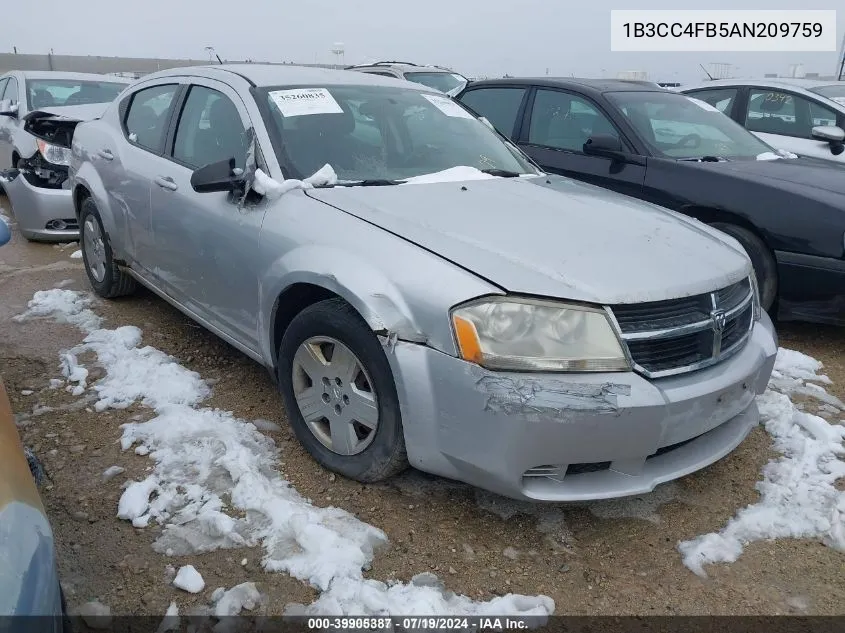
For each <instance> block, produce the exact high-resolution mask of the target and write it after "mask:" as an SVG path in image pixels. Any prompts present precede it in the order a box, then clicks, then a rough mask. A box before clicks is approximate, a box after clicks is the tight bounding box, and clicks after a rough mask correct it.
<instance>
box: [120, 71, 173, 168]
mask: <svg viewBox="0 0 845 633" xmlns="http://www.w3.org/2000/svg"><path fill="white" fill-rule="evenodd" d="M178 88H179V85H178V84H167V85H164V86H153V87H151V88H144V89H143V90H139V91H138V92H136V93H135V94H134V95H132V97H130V98H131V99H132V101H131V103H130V104H129V109H128V111H127V113H126V123H125V132H126V137H127V138H128V139H129V142H130V143H133V144H135V145H138V146H140V147H143V148H144V149H147V150H150V151H152V152H156V153H158V152H160V151H161V150H162V146H163V145H164V138H165V135H166V132H167V125H168V123H169V122H170V112H171V108H172V106H173V97H174V96H175V95H176V90H177V89H178Z"/></svg>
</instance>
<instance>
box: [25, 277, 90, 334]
mask: <svg viewBox="0 0 845 633" xmlns="http://www.w3.org/2000/svg"><path fill="white" fill-rule="evenodd" d="M93 303H94V302H93V299H92V298H91V297H90V295H87V294H84V293H81V292H75V291H73V290H63V289H60V288H54V289H52V290H39V291H38V292H36V293H35V294H34V295H33V296H32V299H31V300H30V301H29V303H27V310H26V312H24V313H23V314H19V315H17V316H14V317H12V321H16V322H18V323H20V322H23V321H26V320H28V319H33V318H43V317H53V318H54V319H55V320H56V321H58V322H59V323H70V324H71V325H75V326H77V327H78V328H79V329H80V330H82V331H83V332H92V331H94V330H96V329H97V328H98V327H100V324H101V323H102V319H101V318H100V317H99V316H97V315H96V314H94V313H93V312H92V311H91V310H90V306H91V305H92V304H93Z"/></svg>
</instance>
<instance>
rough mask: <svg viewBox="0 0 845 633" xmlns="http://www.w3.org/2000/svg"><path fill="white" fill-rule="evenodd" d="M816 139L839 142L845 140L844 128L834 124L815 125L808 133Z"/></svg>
mask: <svg viewBox="0 0 845 633" xmlns="http://www.w3.org/2000/svg"><path fill="white" fill-rule="evenodd" d="M810 134H811V136H812V137H813V138H814V139H816V140H817V141H826V142H828V143H841V142H842V141H845V130H843V129H842V128H841V127H838V126H836V125H817V126H816V127H814V128H813V131H812V132H811V133H810Z"/></svg>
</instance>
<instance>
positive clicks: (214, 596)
mask: <svg viewBox="0 0 845 633" xmlns="http://www.w3.org/2000/svg"><path fill="white" fill-rule="evenodd" d="M225 593H226V588H225V587H217V589H215V590H214V591H213V592H212V593H211V604H214V603H215V602H217V601H219V600H220V598H222V597H223V595H224V594H225Z"/></svg>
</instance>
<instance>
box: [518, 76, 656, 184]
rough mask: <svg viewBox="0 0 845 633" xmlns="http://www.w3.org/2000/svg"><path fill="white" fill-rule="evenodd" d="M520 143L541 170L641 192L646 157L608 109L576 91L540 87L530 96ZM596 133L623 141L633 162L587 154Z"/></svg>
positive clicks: (519, 138)
mask: <svg viewBox="0 0 845 633" xmlns="http://www.w3.org/2000/svg"><path fill="white" fill-rule="evenodd" d="M518 134H519V136H518V142H519V146H520V147H521V148H522V149H523V150H524V151H525V152H526V153H527V154H528V155H529V156H530V157H531V158H533V159H534V160H535V161H537V163H539V164H540V166H541V167H543V169H545V170H547V171H549V172H552V173H556V174H560V175H562V176H569V177H571V178H577V179H579V180H584V181H586V182H589V183H592V184H595V185H598V186H600V187H604V188H606V189H612V190H614V191H618V192H620V193H624V194H626V195H631V196H642V193H643V192H642V189H643V183H644V181H645V172H646V168H645V164H646V161H645V159H644V157H642V156H637V155H636V154H635V153H634V151H633V148H632V147H631V146H630V144H629V143H628V141H627V140H626V139H625V137H624V135H623V134H622V133H621V132H620V131H619V129H618V127H617V126H616V125H615V124H614V123H613V121H612V120H611V118H610V116H609V115H608V114H607V113H606V112H605V111H604V109H603V108H602V107H601V106H600V105H599V104H598V103H596V102H595V101H593V100H592V99H590V98H588V97H586V96H584V95H581V94H578V93H574V92H569V91H566V90H559V89H554V88H542V87H537V88H535V89H533V91H532V94H531V95H530V96H529V99H528V103H527V105H526V108H525V116H524V120H523V124H522V126H521V129H520V131H519V133H518ZM593 134H610V135H612V136H616V137H617V138H619V139H620V140H621V142H622V146H623V148H624V149H625V151H627V152H628V153H629V155H630V161H626V162H622V161H618V160H611V159H610V158H603V157H599V156H588V155H587V154H585V153H584V150H583V147H584V143H586V142H587V139H588V138H590V136H592V135H593Z"/></svg>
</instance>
